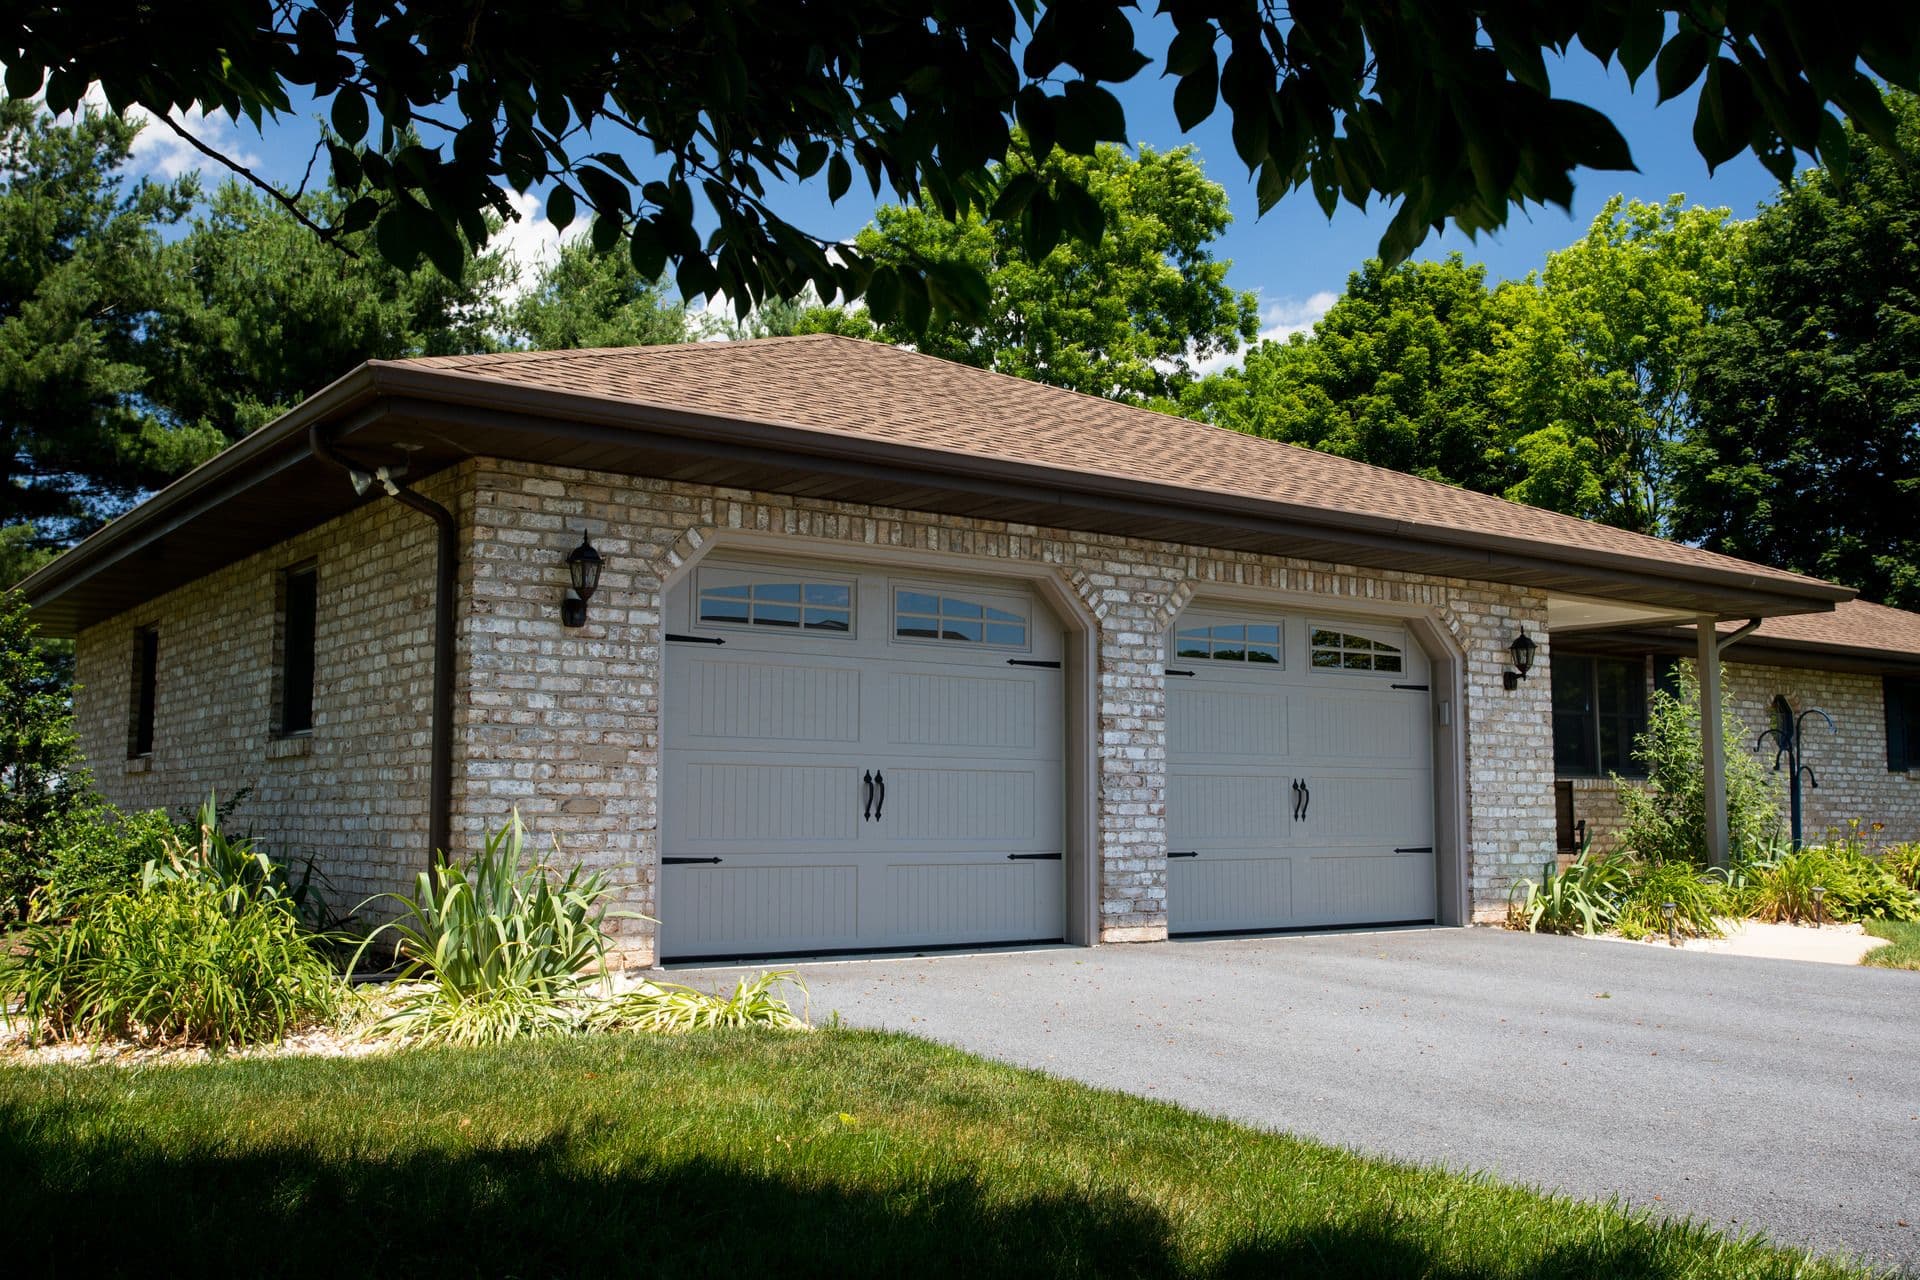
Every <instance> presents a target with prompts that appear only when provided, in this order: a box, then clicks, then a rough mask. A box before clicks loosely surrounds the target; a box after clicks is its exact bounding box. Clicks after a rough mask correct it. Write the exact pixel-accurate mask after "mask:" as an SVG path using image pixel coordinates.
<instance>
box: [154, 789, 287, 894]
mask: <svg viewBox="0 0 1920 1280" xmlns="http://www.w3.org/2000/svg"><path fill="white" fill-rule="evenodd" d="M230 813H231V811H230V810H225V809H222V808H221V807H220V800H219V797H218V796H215V795H213V794H212V793H208V795H207V798H206V801H205V803H203V804H202V805H201V806H200V811H199V813H198V814H197V815H196V817H195V820H194V823H193V826H192V827H191V828H190V829H189V832H188V833H182V832H180V831H178V830H175V831H174V832H173V833H172V835H170V836H169V837H168V838H166V839H164V840H163V841H162V843H161V856H160V857H158V858H154V859H151V860H150V861H148V862H147V863H146V864H145V865H143V866H142V867H141V869H140V878H141V882H142V883H143V884H151V883H154V882H158V881H171V880H193V881H196V882H198V883H200V884H203V885H206V886H207V887H209V888H211V889H212V890H213V891H214V892H215V893H217V894H218V895H219V896H220V899H221V901H223V902H225V903H226V904H227V907H228V909H229V910H231V911H239V910H241V909H242V908H244V907H246V906H249V905H252V904H254V903H267V904H271V905H274V906H277V907H280V908H282V909H285V910H289V911H292V912H293V913H295V914H296V915H302V916H304V915H306V914H307V913H308V911H309V909H310V907H311V905H312V904H313V903H314V895H313V893H312V891H311V890H312V881H313V864H312V862H308V863H307V865H306V867H305V868H304V869H303V870H302V872H301V875H300V878H299V879H298V880H294V879H291V878H290V877H289V876H288V875H287V871H286V868H285V866H283V865H282V864H281V863H279V862H277V861H275V860H274V859H273V858H271V857H268V856H267V854H266V853H265V852H264V851H262V850H260V849H258V848H256V847H255V846H254V843H253V838H252V837H251V836H243V837H240V838H237V839H236V838H235V837H233V836H229V835H228V834H227V833H226V832H225V830H224V829H223V827H224V822H225V819H226V818H227V817H228V816H230Z"/></svg>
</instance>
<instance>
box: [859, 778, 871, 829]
mask: <svg viewBox="0 0 1920 1280" xmlns="http://www.w3.org/2000/svg"><path fill="white" fill-rule="evenodd" d="M860 785H861V786H863V787H865V788H866V789H867V804H866V807H865V808H864V809H862V810H861V811H860V821H862V822H871V821H873V774H872V773H871V772H868V773H866V774H864V775H862V776H861V778H860Z"/></svg>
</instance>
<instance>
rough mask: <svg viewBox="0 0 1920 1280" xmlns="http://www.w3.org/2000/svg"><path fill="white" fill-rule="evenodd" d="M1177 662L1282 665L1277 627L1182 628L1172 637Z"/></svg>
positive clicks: (1243, 624)
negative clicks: (1189, 659) (1181, 660)
mask: <svg viewBox="0 0 1920 1280" xmlns="http://www.w3.org/2000/svg"><path fill="white" fill-rule="evenodd" d="M1173 652H1174V656H1175V657H1179V658H1203V659H1205V660H1207V661H1209V662H1259V663H1265V664H1266V665H1267V666H1270V667H1277V666H1280V665H1281V661H1280V624H1279V623H1276V622H1232V623H1228V622H1222V623H1216V624H1215V625H1213V626H1208V627H1181V628H1179V629H1178V630H1176V631H1175V632H1174V635H1173Z"/></svg>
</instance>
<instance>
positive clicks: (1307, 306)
mask: <svg viewBox="0 0 1920 1280" xmlns="http://www.w3.org/2000/svg"><path fill="white" fill-rule="evenodd" d="M1339 300H1340V295H1339V294H1337V293H1334V292H1333V291H1332V290H1330V289H1322V290H1320V291H1319V292H1317V293H1314V294H1312V295H1310V296H1308V297H1306V298H1282V299H1281V300H1280V301H1278V302H1270V303H1268V304H1267V305H1266V306H1264V307H1262V308H1260V336H1259V337H1258V338H1256V339H1254V341H1255V343H1259V342H1285V341H1286V340H1287V339H1288V338H1291V337H1292V336H1293V335H1294V334H1296V333H1310V332H1312V330H1313V326H1314V325H1316V324H1318V323H1319V322H1320V317H1322V316H1324V315H1326V314H1327V311H1328V309H1329V308H1331V307H1332V306H1333V304H1334V303H1335V302H1338V301H1339ZM1246 354H1247V349H1246V348H1245V347H1242V348H1240V350H1238V351H1236V352H1234V353H1233V354H1232V355H1218V356H1209V357H1208V358H1207V359H1205V360H1202V361H1200V362H1199V363H1197V364H1196V365H1194V369H1195V371H1196V372H1199V373H1202V374H1207V373H1218V372H1220V370H1222V369H1230V368H1233V367H1235V366H1237V365H1238V364H1239V363H1240V361H1241V359H1242V358H1243V357H1244V356H1245V355H1246Z"/></svg>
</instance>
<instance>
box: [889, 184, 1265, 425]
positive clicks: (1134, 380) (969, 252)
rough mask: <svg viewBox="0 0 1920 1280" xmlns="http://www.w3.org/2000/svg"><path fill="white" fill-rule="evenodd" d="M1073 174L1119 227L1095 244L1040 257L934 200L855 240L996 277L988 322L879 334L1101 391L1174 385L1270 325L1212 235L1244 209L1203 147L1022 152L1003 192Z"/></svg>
mask: <svg viewBox="0 0 1920 1280" xmlns="http://www.w3.org/2000/svg"><path fill="white" fill-rule="evenodd" d="M1050 170H1065V171H1066V172H1067V176H1068V177H1069V178H1070V180H1071V181H1073V182H1074V183H1076V184H1077V185H1079V186H1082V187H1084V188H1086V190H1087V191H1088V192H1089V193H1090V194H1091V195H1092V197H1093V199H1094V201H1095V202H1096V203H1097V204H1098V205H1099V206H1100V212H1101V215H1102V218H1103V220H1104V221H1105V223H1106V226H1107V233H1106V235H1105V236H1103V237H1102V238H1101V240H1100V241H1099V243H1097V244H1093V245H1086V244H1081V243H1078V242H1063V243H1061V244H1057V245H1055V246H1054V247H1053V248H1052V249H1051V250H1049V251H1048V252H1047V253H1046V254H1045V255H1043V256H1041V257H1038V258H1036V257H1034V256H1033V255H1032V254H1031V253H1030V252H1029V251H1028V247H1027V244H1026V241H1025V240H1024V238H1023V237H1021V236H1020V235H1019V233H1018V229H1017V227H1015V226H1014V225H1012V224H1010V223H1007V222H1001V221H997V220H993V219H989V218H984V217H982V216H981V215H979V214H978V213H974V214H969V215H967V216H966V217H964V218H963V219H961V220H960V221H959V222H948V221H947V220H946V219H944V218H941V217H940V216H938V215H937V214H932V213H929V212H927V211H926V210H925V209H924V208H920V207H911V206H898V205H890V206H887V207H885V208H882V209H881V210H880V211H879V213H878V214H877V215H876V217H875V219H874V223H873V225H872V226H869V227H868V228H867V229H866V230H864V231H862V232H861V233H860V234H859V236H858V237H857V238H856V239H855V241H854V244H855V247H856V248H857V249H858V251H859V252H860V253H862V254H864V255H865V256H866V257H867V258H869V259H870V260H871V261H874V262H877V263H881V264H883V265H897V266H904V265H905V264H907V263H910V262H914V261H923V262H931V263H936V264H941V265H950V266H960V267H965V268H967V269H969V270H972V271H976V272H978V273H979V274H980V275H981V276H982V277H983V278H984V279H985V280H986V282H987V294H988V302H987V308H986V311H985V313H984V314H983V315H982V316H981V317H980V318H979V319H977V320H967V319H964V318H962V317H960V316H958V315H955V314H952V313H947V314H942V315H938V316H935V317H934V318H933V320H932V321H931V323H929V324H928V326H927V327H926V328H925V329H923V330H920V331H915V330H914V329H912V328H911V327H910V326H909V325H908V324H907V323H906V322H904V321H902V320H899V319H895V320H893V321H890V322H886V323H882V324H880V325H878V326H877V327H876V329H875V334H874V336H877V337H880V338H883V339H885V340H887V341H890V342H902V343H912V344H913V345H914V346H915V347H917V348H918V349H919V350H921V351H924V352H927V353H928V354H930V355H936V356H943V357H945V358H947V359H949V360H958V361H960V362H961V363H963V364H971V365H977V366H979V367H980V368H983V369H994V370H997V371H999V372H1001V373H1009V374H1013V375H1015V376H1018V377H1022V378H1030V379H1032V380H1034V381H1036V382H1047V383H1052V384H1053V385H1055V386H1061V387H1070V388H1072V389H1074V390H1076V391H1085V392H1089V393H1091V394H1093V395H1108V396H1116V397H1119V398H1123V399H1134V400H1141V399H1149V398H1154V397H1165V396H1168V395H1171V394H1174V393H1175V392H1176V391H1177V390H1178V389H1179V388H1180V387H1181V386H1183V385H1184V384H1185V383H1186V382H1188V381H1189V380H1190V379H1191V378H1192V376H1193V368H1194V365H1195V364H1196V362H1198V361H1201V360H1205V359H1207V358H1208V357H1211V356H1215V355H1224V354H1227V353H1230V352H1233V351H1235V350H1237V349H1238V348H1239V346H1240V344H1241V343H1243V342H1247V341H1251V340H1252V339H1253V337H1254V336H1255V334H1257V333H1258V331H1259V308H1258V305H1257V304H1256V302H1255V300H1254V297H1253V295H1252V294H1250V293H1239V292H1236V291H1234V290H1233V289H1231V288H1229V287H1228V286H1227V282H1226V277H1227V269H1228V267H1229V266H1230V265H1231V264H1230V263H1227V262H1224V261H1221V260H1219V259H1216V258H1215V257H1214V256H1213V254H1212V251H1211V246H1212V242H1213V241H1214V240H1215V239H1217V238H1218V237H1219V235H1220V234H1221V232H1223V231H1225V230H1226V228H1227V224H1228V223H1229V222H1230V221H1231V220H1232V215H1231V214H1230V213H1229V212H1228V211H1227V193H1226V191H1225V190H1223V189H1222V188H1221V187H1220V186H1219V184H1217V183H1214V182H1209V181H1208V180H1207V177H1206V174H1205V173H1204V172H1202V170H1201V168H1200V165H1199V163H1198V162H1197V161H1196V160H1195V159H1194V157H1193V154H1192V149H1191V148H1186V147H1182V148H1180V149H1177V150H1174V151H1170V152H1167V153H1165V154H1161V153H1159V152H1156V151H1154V150H1153V149H1152V148H1151V147H1141V148H1140V153H1139V158H1138V159H1134V158H1132V157H1129V156H1128V155H1127V154H1126V153H1125V152H1123V151H1122V150H1120V148H1118V147H1112V146H1102V147H1100V148H1099V149H1098V150H1096V151H1095V153H1094V154H1093V155H1092V156H1091V157H1087V158H1081V157H1077V156H1062V155H1060V154H1059V153H1057V152H1056V153H1055V154H1054V156H1053V157H1052V158H1051V159H1050V160H1047V161H1045V162H1042V163H1040V164H1038V165H1036V164H1035V163H1034V162H1033V161H1032V160H1031V159H1030V157H1029V156H1027V155H1026V153H1024V152H1023V151H1022V150H1020V149H1019V148H1018V147H1016V149H1015V151H1014V152H1013V153H1012V159H1010V160H1009V162H1008V163H1007V164H1006V165H1004V166H995V171H994V180H995V181H996V182H997V183H998V184H999V186H1000V188H1001V190H1002V191H1007V190H1014V189H1016V188H1018V187H1020V186H1021V185H1023V184H1026V185H1045V184H1046V183H1048V182H1050V181H1052V180H1053V178H1052V177H1051V176H1050V175H1049V173H1048V172H1047V171H1050Z"/></svg>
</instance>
